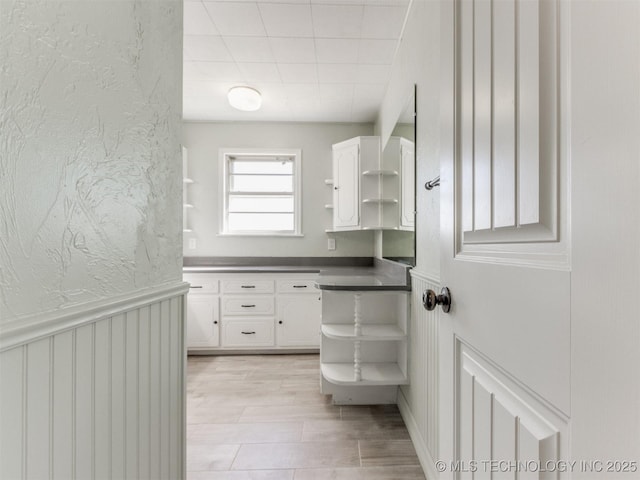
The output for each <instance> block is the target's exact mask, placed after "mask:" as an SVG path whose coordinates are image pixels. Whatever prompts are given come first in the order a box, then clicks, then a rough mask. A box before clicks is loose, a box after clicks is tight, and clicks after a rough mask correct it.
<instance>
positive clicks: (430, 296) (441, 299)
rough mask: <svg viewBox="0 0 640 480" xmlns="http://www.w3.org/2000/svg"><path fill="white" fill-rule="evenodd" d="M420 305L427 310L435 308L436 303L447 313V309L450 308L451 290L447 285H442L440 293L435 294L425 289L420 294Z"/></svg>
mask: <svg viewBox="0 0 640 480" xmlns="http://www.w3.org/2000/svg"><path fill="white" fill-rule="evenodd" d="M422 305H424V308H426V309H427V310H429V311H431V310H433V309H434V308H436V305H440V306H441V307H442V311H443V312H444V313H449V310H451V292H450V291H449V289H448V288H447V287H442V290H440V295H436V292H434V291H433V290H431V289H429V290H425V291H424V293H423V294H422Z"/></svg>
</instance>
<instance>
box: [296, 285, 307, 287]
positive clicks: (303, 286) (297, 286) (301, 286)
mask: <svg viewBox="0 0 640 480" xmlns="http://www.w3.org/2000/svg"><path fill="white" fill-rule="evenodd" d="M293 288H307V286H306V285H294V286H293Z"/></svg>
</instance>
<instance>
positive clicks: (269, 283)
mask: <svg viewBox="0 0 640 480" xmlns="http://www.w3.org/2000/svg"><path fill="white" fill-rule="evenodd" d="M222 291H223V292H224V293H247V294H252V293H273V280H256V279H253V278H249V279H246V280H223V281H222Z"/></svg>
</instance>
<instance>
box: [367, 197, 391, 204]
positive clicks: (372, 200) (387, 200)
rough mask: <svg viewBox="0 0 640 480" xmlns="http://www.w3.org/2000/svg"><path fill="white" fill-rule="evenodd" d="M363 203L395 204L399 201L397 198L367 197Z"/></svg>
mask: <svg viewBox="0 0 640 480" xmlns="http://www.w3.org/2000/svg"><path fill="white" fill-rule="evenodd" d="M362 203H388V204H394V203H398V199H397V198H365V199H363V200H362Z"/></svg>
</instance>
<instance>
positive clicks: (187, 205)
mask: <svg viewBox="0 0 640 480" xmlns="http://www.w3.org/2000/svg"><path fill="white" fill-rule="evenodd" d="M182 206H183V207H184V208H193V205H191V204H190V203H184V204H182Z"/></svg>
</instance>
